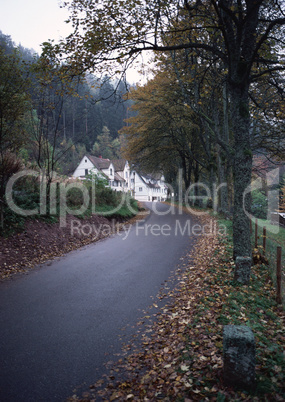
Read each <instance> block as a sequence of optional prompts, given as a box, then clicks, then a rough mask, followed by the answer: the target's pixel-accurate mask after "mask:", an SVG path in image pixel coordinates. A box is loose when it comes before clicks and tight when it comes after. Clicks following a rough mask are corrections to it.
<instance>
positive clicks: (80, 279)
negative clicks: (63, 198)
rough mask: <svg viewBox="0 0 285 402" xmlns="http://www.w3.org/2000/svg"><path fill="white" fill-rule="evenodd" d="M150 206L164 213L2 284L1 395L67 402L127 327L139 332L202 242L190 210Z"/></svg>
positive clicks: (100, 367)
mask: <svg viewBox="0 0 285 402" xmlns="http://www.w3.org/2000/svg"><path fill="white" fill-rule="evenodd" d="M147 205H148V207H150V208H155V209H156V210H159V213H157V212H152V213H151V214H150V216H149V217H148V218H147V219H146V221H145V222H144V223H143V222H141V223H139V224H136V225H133V226H132V228H131V229H130V231H129V232H128V231H127V228H126V231H124V230H123V231H122V232H120V233H119V234H117V235H114V236H112V237H110V238H107V239H105V240H103V241H99V242H97V243H94V244H92V245H89V246H87V247H84V248H82V249H80V250H77V251H74V252H71V253H69V254H67V255H66V256H64V257H62V258H61V259H57V260H54V261H53V262H52V263H49V264H45V265H44V266H42V267H40V268H36V269H35V270H33V271H31V272H30V273H29V274H28V275H23V276H20V277H18V278H17V279H14V280H12V281H9V282H4V283H1V284H0V401H2V402H4V401H9V402H10V401H17V402H20V401H25V402H29V401H37V402H39V401H45V402H56V401H64V400H65V399H66V398H67V397H69V396H71V395H72V394H73V390H74V389H75V388H77V387H80V386H83V388H84V387H86V388H87V389H88V386H89V385H90V384H92V383H94V382H95V381H96V380H97V379H98V378H100V376H101V374H102V373H103V372H104V363H105V362H107V361H109V360H114V356H113V355H114V354H115V353H118V352H119V351H120V349H121V341H120V339H119V337H120V335H122V328H123V327H125V326H127V330H126V331H127V332H125V333H126V336H127V337H128V336H129V337H131V334H132V333H135V331H136V330H135V328H134V327H133V326H134V325H135V323H136V322H137V320H138V319H139V318H140V317H141V316H142V310H144V309H147V307H148V306H149V305H150V304H151V303H152V302H153V299H152V297H153V296H156V295H157V293H158V292H159V289H160V288H161V285H162V284H163V283H164V281H165V280H168V278H169V277H170V275H171V273H172V272H173V271H174V270H175V267H176V266H177V265H178V264H179V262H180V257H181V256H182V255H184V254H185V253H186V252H188V251H189V250H190V249H191V247H192V245H193V243H194V241H195V238H194V236H193V237H192V236H191V237H190V238H189V233H188V229H189V227H190V225H192V224H193V223H192V222H191V223H190V221H189V220H190V216H189V215H185V214H181V215H179V214H178V210H177V209H174V210H172V211H170V212H168V213H167V214H166V213H165V212H167V210H168V209H169V206H166V205H164V204H160V203H153V204H147ZM171 212H172V213H171ZM162 213H163V214H162ZM187 225H188V226H187ZM85 230H87V229H86V228H85ZM128 230H129V229H128Z"/></svg>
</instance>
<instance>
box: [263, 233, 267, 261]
mask: <svg viewBox="0 0 285 402" xmlns="http://www.w3.org/2000/svg"><path fill="white" fill-rule="evenodd" d="M265 249H266V227H263V255H265Z"/></svg>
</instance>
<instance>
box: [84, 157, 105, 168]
mask: <svg viewBox="0 0 285 402" xmlns="http://www.w3.org/2000/svg"><path fill="white" fill-rule="evenodd" d="M87 158H88V159H90V161H91V162H92V163H93V165H94V166H95V167H96V168H97V169H98V170H101V169H108V168H109V166H110V164H111V161H110V159H103V158H98V157H97V156H93V155H87Z"/></svg>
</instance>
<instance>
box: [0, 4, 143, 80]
mask: <svg viewBox="0 0 285 402" xmlns="http://www.w3.org/2000/svg"><path fill="white" fill-rule="evenodd" d="M60 3H61V0H0V31H2V33H3V34H4V35H9V36H11V39H12V40H13V42H15V44H16V45H19V44H21V45H22V46H23V47H25V48H28V49H34V50H35V51H36V52H37V53H39V54H40V53H41V46H40V44H41V43H43V42H46V41H48V40H49V39H54V40H55V42H57V41H58V40H59V39H60V38H61V37H62V38H64V37H66V36H67V35H69V34H70V33H71V31H72V27H71V24H66V23H65V22H64V21H65V20H67V19H68V16H69V14H68V10H67V9H66V8H63V9H61V8H60ZM140 78H141V77H140V75H139V74H138V73H137V72H136V71H135V70H133V69H132V70H130V71H129V72H128V73H127V79H128V81H129V82H130V83H134V82H137V81H139V80H140Z"/></svg>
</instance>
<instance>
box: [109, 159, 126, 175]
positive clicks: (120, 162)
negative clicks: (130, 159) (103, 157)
mask: <svg viewBox="0 0 285 402" xmlns="http://www.w3.org/2000/svg"><path fill="white" fill-rule="evenodd" d="M126 162H127V161H126V159H114V160H112V163H113V165H114V168H115V172H122V171H123V170H124V169H125V166H126Z"/></svg>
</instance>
